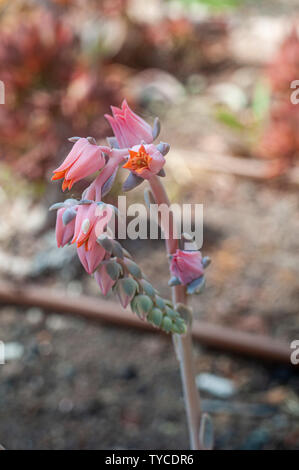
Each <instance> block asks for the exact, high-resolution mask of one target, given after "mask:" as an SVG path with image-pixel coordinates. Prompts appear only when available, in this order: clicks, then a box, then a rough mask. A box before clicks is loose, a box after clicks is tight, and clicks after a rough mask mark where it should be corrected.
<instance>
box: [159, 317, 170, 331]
mask: <svg viewBox="0 0 299 470" xmlns="http://www.w3.org/2000/svg"><path fill="white" fill-rule="evenodd" d="M161 327H162V329H163V330H164V331H166V333H169V332H170V331H171V330H172V321H171V318H169V317H167V316H164V318H163V320H162V325H161Z"/></svg>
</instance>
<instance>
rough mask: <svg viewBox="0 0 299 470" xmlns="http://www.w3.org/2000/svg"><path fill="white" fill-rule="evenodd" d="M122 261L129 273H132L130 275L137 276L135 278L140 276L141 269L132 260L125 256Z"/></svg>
mask: <svg viewBox="0 0 299 470" xmlns="http://www.w3.org/2000/svg"><path fill="white" fill-rule="evenodd" d="M124 263H125V265H126V267H127V268H128V271H129V273H130V274H132V276H134V277H137V279H141V278H142V272H141V269H140V268H139V266H138V265H137V264H136V263H135V262H134V261H132V260H131V259H127V258H125V259H124Z"/></svg>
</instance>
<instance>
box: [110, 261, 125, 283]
mask: <svg viewBox="0 0 299 470" xmlns="http://www.w3.org/2000/svg"><path fill="white" fill-rule="evenodd" d="M106 271H107V274H108V275H109V276H110V277H111V279H112V280H113V281H116V280H117V279H118V278H119V276H120V275H121V273H122V267H121V265H120V264H118V263H117V262H116V261H109V263H107V264H106Z"/></svg>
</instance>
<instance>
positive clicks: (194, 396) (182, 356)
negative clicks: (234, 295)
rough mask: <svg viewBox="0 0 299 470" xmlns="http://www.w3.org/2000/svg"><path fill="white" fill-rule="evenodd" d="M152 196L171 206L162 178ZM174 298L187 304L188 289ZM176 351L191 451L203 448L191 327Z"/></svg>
mask: <svg viewBox="0 0 299 470" xmlns="http://www.w3.org/2000/svg"><path fill="white" fill-rule="evenodd" d="M149 184H150V187H151V190H152V194H153V196H154V199H155V201H156V203H157V204H159V205H160V204H167V205H168V206H169V205H170V202H169V199H168V196H167V193H166V190H165V188H164V186H163V184H162V183H161V178H159V177H158V176H153V177H152V178H151V179H150V180H149ZM171 217H172V216H171V214H170V216H169V219H170V220H169V237H168V238H167V237H166V239H165V242H166V249H167V253H168V254H169V255H171V254H173V253H174V252H175V250H176V249H177V248H178V240H177V239H175V238H174V237H173V230H172V227H173V224H172V220H171ZM165 223H166V222H165ZM161 228H162V229H163V220H162V219H161ZM172 297H173V303H174V305H175V304H177V303H183V304H185V305H186V304H187V300H186V289H185V287H184V286H174V287H172ZM173 342H174V346H175V351H176V354H177V357H178V360H179V364H180V370H181V377H182V383H183V390H184V398H185V406H186V413H187V420H188V428H189V435H190V447H191V450H199V449H201V448H202V446H201V443H200V439H199V428H200V398H199V393H198V391H197V387H196V383H195V373H194V361H193V353H192V339H191V325H190V326H189V327H188V330H187V333H186V334H185V335H176V334H174V335H173Z"/></svg>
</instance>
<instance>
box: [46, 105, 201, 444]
mask: <svg viewBox="0 0 299 470" xmlns="http://www.w3.org/2000/svg"><path fill="white" fill-rule="evenodd" d="M111 109H112V114H113V116H108V115H106V118H107V119H108V121H109V122H110V124H111V127H112V129H113V132H114V137H113V138H109V139H108V141H109V143H110V145H111V147H103V146H97V145H96V142H95V140H94V139H93V138H89V137H88V138H87V139H84V138H73V139H71V140H72V141H74V142H75V144H74V146H73V148H72V150H71V152H70V153H69V155H68V156H67V157H66V159H65V161H64V162H63V163H62V165H60V166H59V167H58V168H57V169H56V170H55V171H54V176H53V178H52V179H53V180H57V179H61V178H63V179H64V181H63V185H62V189H63V190H65V189H66V188H68V189H71V188H72V185H73V184H74V183H75V182H76V181H79V180H80V179H82V178H85V177H86V176H89V175H91V174H92V173H94V172H96V171H100V173H99V175H98V176H97V177H96V178H95V180H94V181H93V182H92V183H91V185H90V186H89V187H88V188H87V189H86V190H85V191H84V193H83V195H82V199H81V200H80V201H77V200H75V199H67V200H66V201H65V202H63V203H57V204H54V206H52V209H58V213H57V223H56V238H57V245H58V246H59V247H60V246H64V245H66V244H67V243H72V244H73V245H76V248H77V253H78V256H79V259H80V261H81V263H82V265H83V266H84V268H85V270H86V271H87V273H89V274H94V276H95V280H96V282H97V283H98V285H99V287H100V289H101V291H102V293H103V295H107V293H108V292H109V291H110V290H111V289H112V290H113V291H114V292H115V293H116V295H117V297H118V299H119V301H120V304H121V305H122V306H123V307H124V308H126V307H127V306H128V305H129V304H130V306H131V309H132V311H133V312H134V313H136V314H137V315H138V316H139V317H140V318H141V319H143V320H147V321H148V322H150V323H151V324H152V325H154V326H156V327H158V328H161V329H162V330H164V331H165V332H167V333H172V334H173V335H174V336H173V338H174V341H175V344H176V351H177V355H178V358H179V361H180V368H181V375H182V380H183V386H184V395H185V401H186V409H187V416H188V425H189V431H190V438H191V448H192V449H199V448H201V447H202V445H201V442H200V437H199V436H200V433H199V427H200V405H199V396H198V392H197V389H196V385H195V380H194V371H193V363H192V347H191V334H190V323H189V322H188V319H189V318H190V317H191V316H192V314H191V311H190V309H188V307H186V305H184V304H186V293H196V292H198V290H199V288H200V287H201V285H202V284H203V281H204V275H203V271H204V268H205V267H206V265H207V262H205V258H202V256H201V253H200V252H199V251H196V250H194V251H189V252H188V251H186V250H185V249H183V250H180V249H179V245H178V240H177V239H176V238H175V237H174V234H173V230H170V231H169V237H168V239H166V247H167V252H168V255H169V257H170V259H171V267H170V269H171V272H172V274H173V278H172V279H171V282H170V285H171V286H173V301H172V302H171V301H169V300H167V299H164V298H162V297H161V296H160V295H159V293H158V291H157V290H156V289H155V288H154V287H153V286H152V285H151V283H150V282H149V281H148V280H147V279H145V277H144V275H143V273H142V271H141V269H140V268H139V267H138V266H137V264H136V263H135V262H134V261H133V260H132V257H131V256H130V254H129V253H128V252H127V251H126V250H124V249H123V248H122V247H121V245H120V244H119V243H118V242H117V241H116V240H113V239H111V238H110V237H109V234H108V231H107V230H106V228H107V224H108V222H109V221H110V218H111V217H112V213H113V209H112V207H111V206H110V205H107V204H104V203H103V202H102V197H103V196H104V195H105V194H107V193H108V192H109V191H110V189H111V187H112V185H113V182H114V180H115V177H116V174H117V171H118V169H119V167H120V166H121V165H122V166H123V167H124V168H125V169H128V170H129V171H130V173H129V176H128V178H127V180H126V181H125V183H124V187H123V188H124V190H125V191H128V190H130V189H133V188H134V187H136V186H137V185H138V184H140V183H141V182H143V181H144V180H148V182H149V184H150V187H151V193H150V192H149V197H148V200H149V201H150V203H151V202H152V201H153V202H156V203H157V204H167V205H169V200H168V197H167V194H166V191H165V188H164V187H163V185H162V183H161V181H160V178H159V177H160V176H165V173H164V169H163V166H164V164H165V159H164V156H165V155H166V153H167V152H168V151H169V145H168V144H166V143H163V142H160V143H159V144H158V145H157V146H156V145H154V144H153V141H154V139H155V138H156V137H157V136H158V134H159V131H160V125H159V121H158V120H157V119H156V120H155V123H154V127H153V129H152V128H151V126H150V125H149V124H148V123H147V122H145V121H144V120H143V119H142V118H141V117H139V116H138V115H137V114H135V113H134V112H133V111H132V110H131V109H130V108H129V106H128V104H127V102H126V101H124V102H123V103H122V106H121V108H116V107H112V108H111ZM150 195H151V196H150ZM161 227H162V229H163V227H166V224H165V221H164V220H163V217H161ZM183 248H184V247H183ZM202 422H203V421H202ZM203 428H204V426H203ZM203 428H202V429H201V433H202V432H204V431H203Z"/></svg>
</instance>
